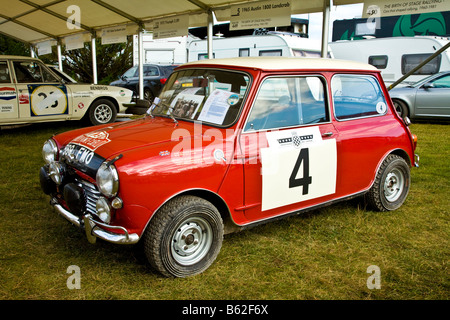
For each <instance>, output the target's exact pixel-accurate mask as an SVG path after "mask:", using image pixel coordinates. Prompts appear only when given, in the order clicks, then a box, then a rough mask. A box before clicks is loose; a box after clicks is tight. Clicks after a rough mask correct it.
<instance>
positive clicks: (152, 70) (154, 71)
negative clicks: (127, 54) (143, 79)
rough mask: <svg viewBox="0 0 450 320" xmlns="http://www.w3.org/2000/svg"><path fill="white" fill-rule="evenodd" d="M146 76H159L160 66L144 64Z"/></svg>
mask: <svg viewBox="0 0 450 320" xmlns="http://www.w3.org/2000/svg"><path fill="white" fill-rule="evenodd" d="M138 75H139V74H138ZM144 76H147V77H156V76H159V71H158V68H156V67H150V66H144Z"/></svg>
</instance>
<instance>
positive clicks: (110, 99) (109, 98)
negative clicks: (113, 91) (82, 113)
mask: <svg viewBox="0 0 450 320" xmlns="http://www.w3.org/2000/svg"><path fill="white" fill-rule="evenodd" d="M103 99H104V100H109V101H111V102H112V103H113V104H114V107H115V108H116V111H117V113H119V109H120V107H119V103H118V102H117V100H116V99H114V98H113V97H110V96H101V97H97V98H95V99H94V100H92V102H91V104H90V105H89V108H88V110H89V109H90V108H91V107H92V105H93V104H94V103H95V102H96V101H98V100H103ZM86 113H87V112H86Z"/></svg>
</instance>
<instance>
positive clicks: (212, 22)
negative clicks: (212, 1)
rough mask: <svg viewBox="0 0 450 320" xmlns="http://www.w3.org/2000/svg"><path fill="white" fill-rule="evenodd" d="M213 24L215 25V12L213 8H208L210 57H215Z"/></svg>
mask: <svg viewBox="0 0 450 320" xmlns="http://www.w3.org/2000/svg"><path fill="white" fill-rule="evenodd" d="M213 25H214V17H213V12H212V10H208V59H214V53H213Z"/></svg>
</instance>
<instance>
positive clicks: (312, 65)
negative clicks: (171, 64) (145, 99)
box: [183, 57, 378, 71]
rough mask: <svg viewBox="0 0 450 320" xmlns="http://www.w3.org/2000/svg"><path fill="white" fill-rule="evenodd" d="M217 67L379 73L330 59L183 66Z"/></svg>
mask: <svg viewBox="0 0 450 320" xmlns="http://www.w3.org/2000/svg"><path fill="white" fill-rule="evenodd" d="M197 65H215V66H235V67H244V68H255V69H261V70H293V69H303V70H313V69H314V70H364V71H378V69H377V68H375V67H374V66H372V65H370V64H366V63H361V62H355V61H347V60H338V59H328V58H300V57H242V58H224V59H207V60H199V61H193V62H188V63H186V64H184V65H183V66H197Z"/></svg>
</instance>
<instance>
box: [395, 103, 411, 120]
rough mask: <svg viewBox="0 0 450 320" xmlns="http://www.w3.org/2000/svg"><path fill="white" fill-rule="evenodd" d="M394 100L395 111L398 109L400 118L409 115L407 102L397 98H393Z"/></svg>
mask: <svg viewBox="0 0 450 320" xmlns="http://www.w3.org/2000/svg"><path fill="white" fill-rule="evenodd" d="M392 102H393V103H394V108H395V111H397V113H398V115H399V116H400V118H405V117H409V110H408V106H407V105H406V103H404V102H403V101H401V100H397V99H394V100H392Z"/></svg>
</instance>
